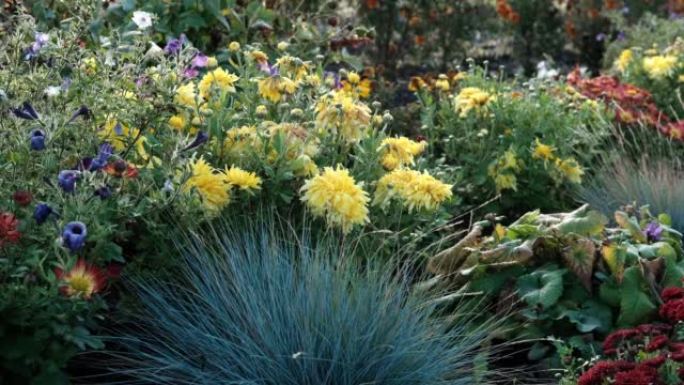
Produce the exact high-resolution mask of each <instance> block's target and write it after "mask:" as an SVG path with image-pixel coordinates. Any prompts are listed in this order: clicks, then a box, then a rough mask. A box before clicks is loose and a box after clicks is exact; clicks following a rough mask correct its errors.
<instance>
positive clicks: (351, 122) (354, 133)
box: [316, 91, 371, 143]
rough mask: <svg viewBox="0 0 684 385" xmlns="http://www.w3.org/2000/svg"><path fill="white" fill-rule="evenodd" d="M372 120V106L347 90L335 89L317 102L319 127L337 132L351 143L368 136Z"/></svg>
mask: <svg viewBox="0 0 684 385" xmlns="http://www.w3.org/2000/svg"><path fill="white" fill-rule="evenodd" d="M370 121H371V110H370V108H369V107H368V106H367V105H366V104H365V103H363V102H361V101H359V100H358V99H356V98H354V97H353V96H352V95H350V94H348V93H347V92H343V91H333V92H331V93H329V94H326V95H323V96H322V97H321V98H320V99H319V101H318V103H317V104H316V126H317V128H318V129H319V130H321V131H331V132H333V133H336V134H338V135H339V136H340V137H341V138H342V139H344V140H345V141H347V142H349V143H353V142H358V141H359V140H361V139H363V138H364V137H365V136H366V131H367V129H368V128H369V125H370Z"/></svg>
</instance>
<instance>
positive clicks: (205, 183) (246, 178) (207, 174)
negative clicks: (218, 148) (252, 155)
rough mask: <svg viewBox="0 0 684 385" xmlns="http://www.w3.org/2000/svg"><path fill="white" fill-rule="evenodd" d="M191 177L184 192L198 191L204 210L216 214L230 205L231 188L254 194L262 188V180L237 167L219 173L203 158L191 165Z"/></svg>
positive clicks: (185, 185) (184, 187) (184, 186)
mask: <svg viewBox="0 0 684 385" xmlns="http://www.w3.org/2000/svg"><path fill="white" fill-rule="evenodd" d="M190 171H191V175H190V177H189V178H188V180H187V181H186V182H185V184H184V185H183V192H185V193H190V192H191V191H196V192H197V194H199V196H200V198H201V199H202V204H203V206H204V208H205V209H206V210H207V212H208V213H210V214H216V213H218V212H219V211H221V210H222V209H223V208H224V207H226V206H227V205H228V204H229V203H230V199H231V188H232V187H237V188H239V189H241V190H246V191H248V192H252V191H253V190H258V189H260V188H261V178H259V177H258V176H257V175H255V174H254V173H251V172H247V171H244V170H242V169H239V168H237V167H231V168H230V169H227V170H224V171H217V170H215V169H214V168H213V167H211V166H210V165H209V164H208V163H207V162H206V161H205V160H204V159H203V158H199V159H197V160H195V161H194V162H193V163H192V164H191V165H190Z"/></svg>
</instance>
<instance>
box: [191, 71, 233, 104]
mask: <svg viewBox="0 0 684 385" xmlns="http://www.w3.org/2000/svg"><path fill="white" fill-rule="evenodd" d="M238 79H240V78H239V77H238V76H237V75H234V74H232V73H230V72H226V71H224V70H223V68H217V69H215V70H213V71H210V72H207V74H206V75H204V77H202V80H200V82H199V85H198V86H197V88H199V92H200V95H201V96H202V97H203V98H208V97H209V95H210V93H211V90H212V89H218V90H219V91H221V92H231V93H232V92H235V82H237V81H238Z"/></svg>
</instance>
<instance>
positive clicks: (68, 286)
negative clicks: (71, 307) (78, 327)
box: [55, 259, 107, 299]
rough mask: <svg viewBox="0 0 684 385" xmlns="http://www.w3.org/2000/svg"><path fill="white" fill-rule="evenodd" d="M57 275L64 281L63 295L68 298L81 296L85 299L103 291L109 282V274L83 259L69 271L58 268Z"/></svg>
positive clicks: (61, 288)
mask: <svg viewBox="0 0 684 385" xmlns="http://www.w3.org/2000/svg"><path fill="white" fill-rule="evenodd" d="M55 275H56V276H57V278H58V279H59V280H60V281H62V286H61V287H60V291H61V292H62V294H64V295H66V296H68V297H74V296H81V297H83V298H85V299H89V298H90V297H91V296H92V295H93V294H95V293H98V292H100V291H102V289H103V288H104V286H105V283H106V280H107V274H106V273H105V272H104V271H103V270H102V269H100V268H98V267H97V266H95V265H93V264H90V263H88V262H86V261H85V260H83V259H79V260H78V261H77V262H76V264H75V265H74V267H72V268H71V269H70V270H68V271H65V270H63V269H61V268H56V269H55Z"/></svg>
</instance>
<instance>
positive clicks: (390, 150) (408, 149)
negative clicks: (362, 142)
mask: <svg viewBox="0 0 684 385" xmlns="http://www.w3.org/2000/svg"><path fill="white" fill-rule="evenodd" d="M426 147H427V143H426V142H416V141H413V140H411V139H409V138H407V137H404V136H401V137H398V138H386V139H384V140H383V141H382V142H381V143H380V147H379V148H378V151H380V152H381V153H382V154H383V155H382V158H381V162H382V165H383V166H384V167H385V169H387V170H394V169H395V168H397V167H402V166H410V165H413V164H414V157H415V156H417V155H420V154H421V153H422V152H423V151H425V148H426Z"/></svg>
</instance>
